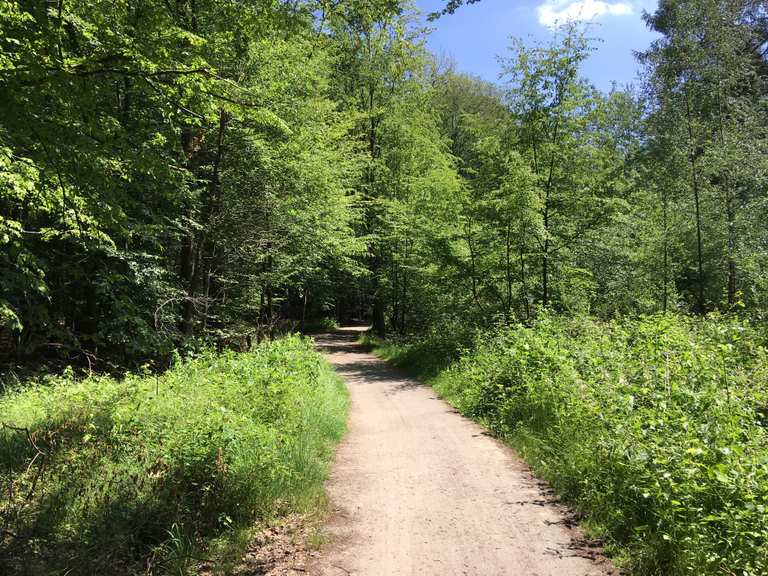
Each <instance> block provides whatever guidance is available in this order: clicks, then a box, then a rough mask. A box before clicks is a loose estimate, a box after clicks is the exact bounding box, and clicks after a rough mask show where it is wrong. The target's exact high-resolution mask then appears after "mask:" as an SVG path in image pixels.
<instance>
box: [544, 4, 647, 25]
mask: <svg viewBox="0 0 768 576" xmlns="http://www.w3.org/2000/svg"><path fill="white" fill-rule="evenodd" d="M537 11H538V14H539V24H542V25H543V26H547V27H548V28H554V27H555V26H556V25H558V24H564V23H565V22H581V21H585V20H594V19H597V18H600V17H601V16H605V15H606V14H608V15H612V16H628V15H631V14H634V12H635V8H634V6H633V5H632V4H630V3H629V2H621V1H619V2H604V1H603V0H545V1H544V3H543V4H540V5H539V7H538V9H537Z"/></svg>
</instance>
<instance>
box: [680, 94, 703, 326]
mask: <svg viewBox="0 0 768 576" xmlns="http://www.w3.org/2000/svg"><path fill="white" fill-rule="evenodd" d="M685 110H686V118H687V122H688V145H689V147H690V163H691V184H692V186H693V203H694V208H695V213H696V260H697V268H698V303H697V309H696V312H697V313H698V314H704V253H703V247H702V246H703V245H702V238H701V196H700V189H699V170H698V167H697V163H696V160H697V155H698V151H697V149H696V141H695V139H694V134H693V120H692V118H691V103H690V100H689V96H688V93H687V92H686V95H685Z"/></svg>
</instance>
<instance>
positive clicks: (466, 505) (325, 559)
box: [307, 328, 617, 576]
mask: <svg viewBox="0 0 768 576" xmlns="http://www.w3.org/2000/svg"><path fill="white" fill-rule="evenodd" d="M359 332H360V329H359V328H347V329H342V330H340V331H339V332H338V333H335V334H330V335H325V336H321V337H318V338H317V342H318V345H319V346H320V347H321V349H322V350H323V351H324V352H325V353H326V354H327V355H328V358H329V360H330V361H331V363H332V364H333V365H334V367H335V368H336V370H337V371H338V373H339V374H341V376H343V377H344V379H345V380H346V382H347V385H348V386H349V389H350V393H351V396H352V407H351V414H350V422H349V433H348V435H347V437H346V439H345V440H344V441H343V442H342V443H341V445H340V446H339V449H338V452H337V454H336V461H335V465H334V468H333V470H332V474H331V478H330V480H329V482H328V490H329V493H330V497H331V504H332V506H333V510H334V513H333V515H332V518H331V520H330V521H329V523H328V525H327V526H326V528H325V531H326V533H327V534H329V535H330V537H331V538H330V540H331V541H330V542H329V544H328V545H326V546H325V547H324V549H323V551H322V552H321V554H320V555H319V557H318V558H317V559H316V562H315V564H314V566H310V567H308V570H307V571H308V572H309V573H310V574H314V575H318V576H344V575H353V576H400V575H408V576H412V575H419V576H433V575H434V576H453V575H465V574H466V575H470V576H501V575H509V576H512V575H514V576H587V575H589V576H597V575H606V574H617V572H616V571H615V570H614V569H613V568H612V567H611V564H610V563H609V562H608V561H607V560H606V559H604V558H603V557H602V556H601V554H600V551H599V549H597V548H595V547H592V546H590V544H589V543H588V542H586V541H585V540H584V538H583V535H582V534H581V533H580V532H579V531H578V530H577V529H575V528H573V527H572V521H571V519H570V518H569V516H568V514H567V511H566V510H564V509H563V508H562V507H560V506H558V505H557V504H555V503H553V502H552V500H551V497H550V496H549V495H548V490H547V487H546V485H544V484H543V483H541V482H540V481H538V480H537V479H536V478H535V477H534V476H533V475H532V474H531V472H530V471H529V470H528V468H527V467H526V466H525V464H523V463H522V462H521V461H520V459H519V458H518V457H517V456H516V455H515V454H514V452H513V451H511V450H510V449H508V448H506V447H505V446H503V445H502V444H501V443H500V442H498V441H496V440H494V439H493V438H490V437H489V436H487V435H486V433H485V432H484V430H483V429H482V428H481V427H480V426H478V425H477V424H475V423H473V422H471V421H470V420H467V419H466V418H463V417H462V416H460V415H459V414H457V413H456V412H455V410H453V409H452V408H451V407H450V406H449V405H448V404H446V403H445V402H443V401H442V400H440V399H438V398H437V397H436V395H435V393H434V391H433V390H432V389H431V388H429V387H427V386H425V385H423V384H421V383H420V382H418V381H417V380H413V379H410V378H407V377H405V376H404V375H403V374H402V373H401V372H399V371H398V370H396V369H394V368H392V367H390V366H389V365H387V364H386V363H385V362H383V361H382V360H380V359H378V358H376V357H375V356H373V355H371V354H367V353H366V352H365V351H364V350H362V349H361V347H360V346H358V345H357V344H355V340H356V339H357V337H358V336H359Z"/></svg>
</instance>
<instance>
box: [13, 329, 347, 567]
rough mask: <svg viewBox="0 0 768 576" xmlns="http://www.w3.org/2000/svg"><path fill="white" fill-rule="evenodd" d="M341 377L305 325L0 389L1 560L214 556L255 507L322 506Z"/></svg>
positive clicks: (341, 416) (47, 562)
mask: <svg viewBox="0 0 768 576" xmlns="http://www.w3.org/2000/svg"><path fill="white" fill-rule="evenodd" d="M346 410H347V395H346V389H345V388H344V386H343V384H342V383H341V381H340V379H339V378H338V377H337V376H335V375H334V374H333V372H332V370H331V368H330V366H329V365H328V364H327V363H326V362H325V361H324V360H323V359H322V358H321V357H320V355H319V354H318V353H317V352H315V351H314V350H313V349H312V347H311V343H310V341H308V340H305V339H300V338H298V337H287V338H284V339H280V340H277V341H274V342H266V343H263V344H261V345H259V346H257V347H255V348H254V350H253V351H251V352H247V353H240V354H237V353H234V352H227V353H224V354H215V353H212V352H211V353H206V354H203V355H201V356H200V357H198V358H195V359H191V360H187V361H183V362H182V361H181V360H179V361H178V364H177V365H176V366H174V367H173V368H172V369H170V370H169V371H167V372H165V373H164V374H162V375H152V374H132V375H128V376H127V377H126V378H125V379H123V380H117V379H114V378H111V377H108V376H96V375H94V376H92V377H89V378H85V379H82V380H76V379H75V377H74V376H73V375H72V374H65V375H63V376H59V377H50V378H48V379H46V380H44V381H40V382H38V383H36V384H35V385H25V386H24V387H23V388H21V387H20V388H19V389H18V390H17V391H9V392H7V393H6V394H4V395H2V396H0V486H1V487H2V490H1V491H0V520H2V525H1V526H2V528H3V531H2V533H0V573H2V574H7V575H9V576H10V575H13V574H29V573H34V574H71V575H77V574H82V575H86V574H88V575H91V574H137V573H141V574H176V575H178V574H187V573H190V571H192V570H193V569H194V568H195V567H196V566H198V565H199V564H200V563H201V562H206V563H207V564H208V565H213V566H215V567H216V569H217V570H218V571H219V572H226V570H227V569H228V568H229V567H231V566H232V565H234V564H236V563H237V562H238V561H239V560H240V557H241V554H242V551H243V549H244V548H245V546H247V544H248V543H249V540H250V537H251V535H252V534H253V533H254V530H255V529H257V528H258V526H259V524H260V523H263V522H268V521H271V520H275V519H277V518H279V517H281V516H283V515H285V514H288V513H291V512H296V511H298V512H304V513H312V512H316V511H318V510H321V509H322V507H323V506H324V493H323V491H322V482H323V480H324V478H325V474H326V466H327V462H328V460H329V457H330V455H331V452H332V447H333V446H334V445H335V443H336V442H337V441H338V440H339V438H340V437H341V435H342V433H343V432H344V430H345V426H346V424H345V422H346Z"/></svg>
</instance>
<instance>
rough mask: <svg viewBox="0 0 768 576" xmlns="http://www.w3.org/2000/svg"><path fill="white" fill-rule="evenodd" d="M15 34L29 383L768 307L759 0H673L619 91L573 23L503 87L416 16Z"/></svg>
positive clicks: (177, 16) (76, 23) (260, 8)
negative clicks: (528, 326) (292, 342)
mask: <svg viewBox="0 0 768 576" xmlns="http://www.w3.org/2000/svg"><path fill="white" fill-rule="evenodd" d="M449 8H451V7H450V6H449ZM453 8H455V6H453ZM0 17H1V18H2V20H1V21H0V22H1V25H2V30H3V35H2V39H1V40H0V50H1V52H0V53H1V54H2V60H0V62H2V81H1V82H0V90H2V101H3V102H4V106H3V107H2V111H0V114H2V117H1V118H0V126H2V129H1V131H0V150H2V156H1V158H2V160H0V161H2V171H0V177H1V178H2V198H1V203H0V215H1V216H0V217H2V221H0V222H1V224H2V236H0V239H1V241H2V245H3V250H2V254H0V267H1V269H2V274H0V282H2V284H1V286H2V293H1V299H0V317H1V318H2V323H3V324H2V354H3V358H4V359H5V360H6V361H12V362H22V363H23V362H25V361H29V360H30V359H40V358H46V359H56V360H62V361H65V362H75V363H79V364H80V365H88V364H91V365H94V366H98V367H100V368H108V367H110V366H112V365H117V366H124V365H126V364H127V363H128V364H140V363H142V362H146V361H148V360H157V359H160V358H163V357H167V355H168V352H169V351H170V350H171V349H173V348H178V347H180V346H181V347H183V346H187V345H193V344H194V343H195V342H197V341H200V340H209V341H214V342H218V343H220V344H222V345H233V344H236V345H243V342H244V341H246V340H247V339H248V338H250V339H252V340H253V341H255V340H257V339H260V338H261V337H264V336H269V334H273V333H274V332H275V331H281V330H285V329H286V328H290V327H296V326H299V325H300V324H302V323H305V322H308V321H310V320H314V321H317V320H318V319H321V318H331V319H336V320H338V321H349V320H351V319H355V318H358V319H364V318H368V317H370V318H372V321H373V323H374V326H375V329H376V332H377V333H379V334H380V335H383V334H385V333H387V332H396V333H411V332H418V331H424V330H426V329H429V328H430V327H434V326H439V325H444V324H446V323H451V322H459V323H461V324H462V325H465V326H466V325H467V324H471V325H476V326H483V325H488V324H489V323H493V322H495V321H498V320H500V319H501V320H504V321H507V322H514V321H523V322H526V321H528V320H530V319H531V318H533V317H535V316H536V314H537V310H540V309H543V308H549V309H552V310H557V311H560V312H568V313H573V312H589V313H591V314H596V315H598V316H600V317H606V318H609V317H614V316H616V315H619V314H626V313H629V314H635V313H651V312H656V311H663V310H676V311H682V312H691V313H697V314H705V313H708V312H713V311H722V312H727V313H731V312H739V313H740V314H744V315H747V316H749V317H751V318H756V319H759V318H761V317H762V316H763V314H764V313H765V311H766V307H767V306H768V302H767V301H766V296H765V294H766V293H767V292H766V288H768V287H767V286H766V285H765V283H766V278H768V276H767V275H766V273H765V266H766V264H767V263H768V260H767V258H768V256H766V248H765V246H766V242H767V241H768V237H767V236H766V230H765V227H764V226H763V225H762V222H763V221H764V218H765V214H766V212H765V210H766V196H765V194H764V192H765V184H766V178H767V177H768V176H767V172H766V170H767V160H766V159H767V158H768V155H766V142H768V139H767V136H766V129H768V122H767V121H766V90H768V89H767V88H766V79H767V78H768V64H767V63H766V57H765V50H766V41H767V40H768V24H766V22H767V21H768V20H766V13H765V8H764V6H763V5H762V3H760V2H749V1H741V2H736V1H729V2H722V1H709V0H707V1H696V2H662V3H661V5H660V6H659V8H658V10H657V11H656V12H655V13H653V14H649V15H648V16H647V21H648V25H649V26H651V27H652V28H653V29H655V30H657V31H658V32H660V34H661V36H660V38H659V39H658V40H657V41H656V42H654V44H653V45H652V46H651V47H650V48H649V49H648V50H647V51H646V52H644V53H643V54H640V55H639V57H640V60H641V61H642V63H643V64H644V69H645V81H644V82H643V84H642V86H638V87H635V88H627V89H619V88H616V89H614V90H613V91H611V92H610V93H609V94H604V93H601V92H600V91H598V90H597V89H595V88H594V87H593V86H591V85H590V84H589V83H588V82H587V81H586V80H585V79H584V78H583V76H581V75H580V72H579V68H580V64H581V63H582V62H583V61H584V60H585V59H586V58H587V57H588V56H589V54H590V50H591V46H592V44H591V41H590V39H589V38H588V37H587V36H585V34H584V32H583V31H582V30H580V29H578V28H577V27H574V26H570V27H565V28H563V29H561V30H560V31H559V32H557V33H556V34H555V35H554V36H553V39H552V42H551V43H549V44H547V45H541V46H530V45H525V44H524V43H522V42H514V43H513V44H512V46H511V48H510V52H509V53H508V54H507V55H506V56H504V58H503V62H502V66H501V70H500V72H501V74H502V76H501V78H502V80H501V82H500V83H499V84H498V85H491V84H488V83H486V82H483V81H480V80H477V79H475V78H473V77H471V76H467V75H465V74H461V73H458V72H456V71H454V70H453V69H452V66H451V64H450V63H449V62H442V61H440V60H439V59H436V58H435V57H434V56H432V55H431V54H429V53H428V52H427V51H426V50H425V48H424V38H425V34H426V31H425V30H423V29H422V28H420V27H419V26H418V20H416V19H415V17H414V14H413V12H412V10H411V8H410V6H409V4H408V3H407V2H398V1H393V0H388V1H374V0H366V1H349V2H311V1H307V2H295V1H292V2H278V1H273V2H253V3H242V2H231V3H229V2H211V3H206V2H204V1H200V0H196V1H195V2H174V3H168V2H160V1H146V2H139V3H130V4H127V3H118V4H113V3H111V2H110V3H106V4H104V3H101V2H95V1H94V2H72V3H70V4H67V3H63V2H62V3H59V4H55V3H54V4H51V3H39V2H30V3H26V2H4V3H3V10H2V13H1V15H0ZM451 17H453V18H460V17H461V14H460V11H459V13H457V14H456V15H454V16H451ZM511 32H514V31H511Z"/></svg>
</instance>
